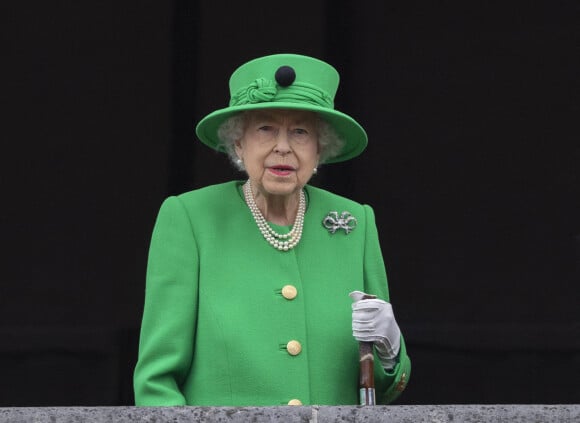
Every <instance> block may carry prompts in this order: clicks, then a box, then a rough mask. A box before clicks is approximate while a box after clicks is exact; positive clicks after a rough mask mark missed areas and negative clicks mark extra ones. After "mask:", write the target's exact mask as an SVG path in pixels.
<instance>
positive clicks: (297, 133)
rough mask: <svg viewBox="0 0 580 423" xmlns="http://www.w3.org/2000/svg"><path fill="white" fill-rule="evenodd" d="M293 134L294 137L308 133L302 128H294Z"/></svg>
mask: <svg viewBox="0 0 580 423" xmlns="http://www.w3.org/2000/svg"><path fill="white" fill-rule="evenodd" d="M294 133H295V134H296V135H306V134H308V131H307V130H306V129H304V128H296V129H294Z"/></svg>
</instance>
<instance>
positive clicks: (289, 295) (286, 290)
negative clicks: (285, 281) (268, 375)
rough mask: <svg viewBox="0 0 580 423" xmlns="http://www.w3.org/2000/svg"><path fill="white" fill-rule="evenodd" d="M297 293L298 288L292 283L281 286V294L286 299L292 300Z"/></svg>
mask: <svg viewBox="0 0 580 423" xmlns="http://www.w3.org/2000/svg"><path fill="white" fill-rule="evenodd" d="M296 295H298V290H297V289H296V287H295V286H292V285H284V287H283V288H282V296H283V297H284V298H286V299H287V300H293V299H294V298H296Z"/></svg>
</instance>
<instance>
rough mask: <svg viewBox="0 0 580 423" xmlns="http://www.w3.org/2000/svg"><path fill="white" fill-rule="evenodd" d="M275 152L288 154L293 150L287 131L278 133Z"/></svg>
mask: <svg viewBox="0 0 580 423" xmlns="http://www.w3.org/2000/svg"><path fill="white" fill-rule="evenodd" d="M274 151H275V152H276V153H278V154H288V153H289V152H290V151H292V149H291V148H290V140H289V139H288V133H287V132H286V131H280V132H278V136H277V137H276V145H275V146H274Z"/></svg>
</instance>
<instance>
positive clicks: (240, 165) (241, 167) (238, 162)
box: [236, 157, 245, 170]
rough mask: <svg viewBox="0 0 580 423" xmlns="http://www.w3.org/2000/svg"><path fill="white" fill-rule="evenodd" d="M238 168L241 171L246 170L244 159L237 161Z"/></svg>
mask: <svg viewBox="0 0 580 423" xmlns="http://www.w3.org/2000/svg"><path fill="white" fill-rule="evenodd" d="M236 166H237V167H238V169H240V170H245V167H244V161H243V160H242V159H240V158H239V157H238V158H237V159H236Z"/></svg>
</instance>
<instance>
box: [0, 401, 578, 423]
mask: <svg viewBox="0 0 580 423" xmlns="http://www.w3.org/2000/svg"><path fill="white" fill-rule="evenodd" d="M0 422H2V423H24V422H26V423H28V422H35V423H44V422H47V423H48V422H50V423H79V422H95V423H101V422H103V423H104V422H115V423H129V422H131V423H132V422H139V423H141V422H148V423H160V422H172V423H181V422H183V423H185V422H187V423H190V422H202V423H218V422H219V423H242V422H243V423H246V422H256V423H262V422H264V423H266V422H284V423H326V422H341V423H347V422H353V423H355V422H365V423H373V422H405V423H423V422H424V423H447V422H449V423H451V422H453V423H458V422H509V423H517V422H522V423H523V422H526V423H527V422H542V423H547V422H554V423H556V422H557V423H568V422H570V423H572V422H580V404H568V405H394V406H376V407H351V406H348V407H347V406H339V407H330V406H310V407H290V406H284V407H240V408H235V407H38V408H35V407H14V408H0Z"/></svg>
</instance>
